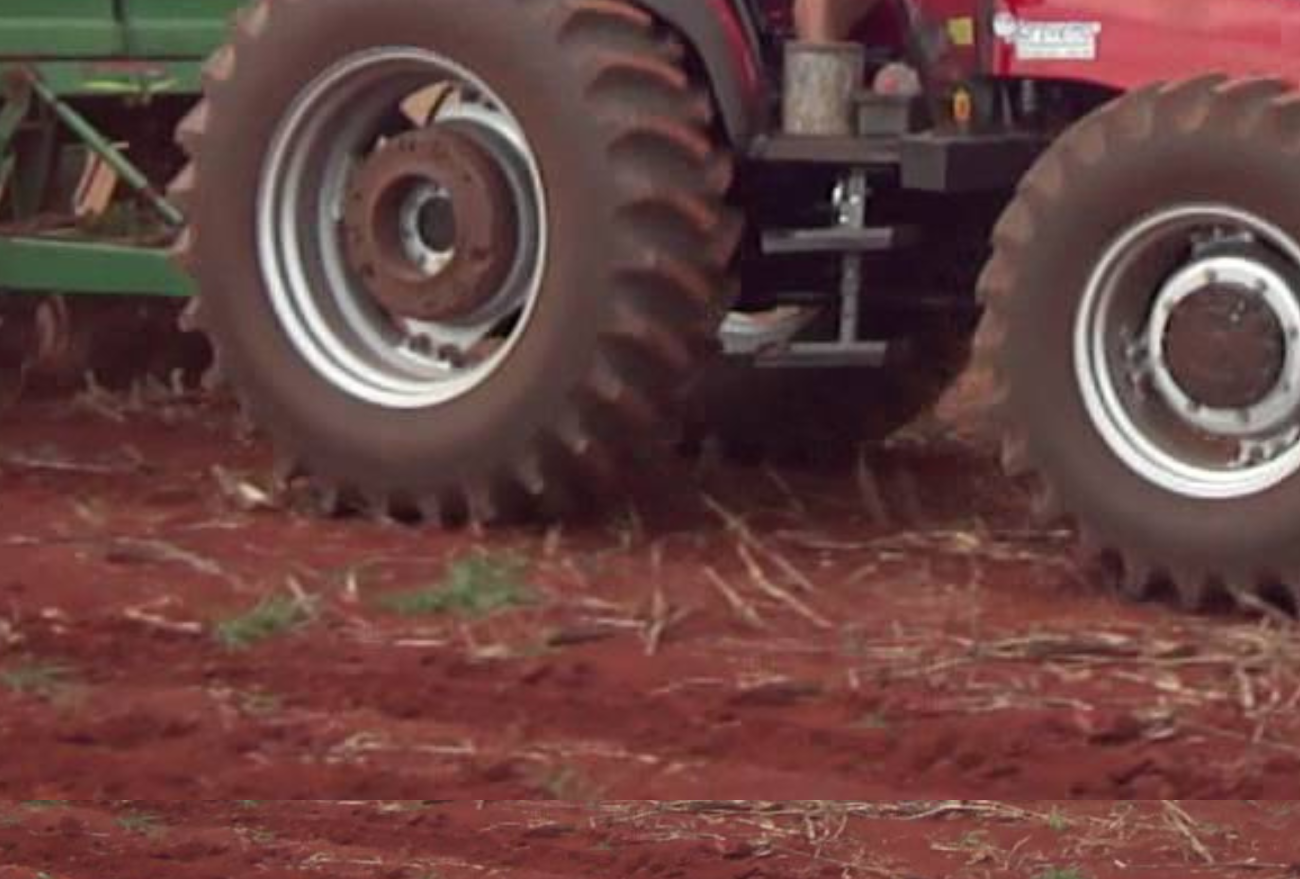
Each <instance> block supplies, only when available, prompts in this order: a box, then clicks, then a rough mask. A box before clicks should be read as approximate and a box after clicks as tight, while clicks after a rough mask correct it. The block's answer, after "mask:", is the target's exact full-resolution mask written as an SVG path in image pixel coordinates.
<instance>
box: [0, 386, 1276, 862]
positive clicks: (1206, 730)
mask: <svg viewBox="0 0 1300 879" xmlns="http://www.w3.org/2000/svg"><path fill="white" fill-rule="evenodd" d="M264 464H265V451H264V449H262V448H261V447H260V446H258V445H257V444H255V443H249V442H247V441H245V440H243V439H240V438H239V437H238V436H237V435H236V434H235V432H234V431H233V429H232V428H231V427H230V424H229V419H228V418H227V415H226V413H224V412H222V411H216V410H211V409H204V408H193V407H190V406H188V405H181V406H178V407H176V408H175V410H174V411H172V410H166V409H164V410H163V412H162V414H161V415H160V414H157V410H155V414H151V415H149V416H130V417H128V418H127V420H126V421H125V422H123V423H117V422H115V421H114V420H113V419H110V418H106V417H104V416H103V415H102V414H95V413H88V412H86V411H84V408H78V407H69V406H67V405H62V406H59V407H50V406H36V405H32V406H28V407H25V408H23V409H20V410H19V411H17V412H10V413H7V414H6V415H5V416H4V419H3V422H0V790H3V791H4V792H6V793H7V794H9V795H10V796H61V797H94V796H110V797H120V796H125V795H128V794H129V795H132V796H155V797H166V798H190V799H194V798H210V797H232V796H261V797H315V796H320V795H324V794H329V795H334V796H340V795H341V796H349V797H362V798H370V797H414V796H420V795H426V794H428V793H431V792H433V793H438V794H440V795H442V796H444V797H450V798H469V797H473V798H480V797H486V798H502V797H509V798H529V799H535V798H547V797H555V798H566V799H592V798H603V797H640V798H668V797H692V796H701V795H708V796H726V797H754V796H762V797H803V798H847V797H877V796H890V795H898V794H899V793H906V794H907V795H909V796H1000V797H1057V798H1091V799H1118V798H1143V797H1162V798H1206V799H1209V798H1254V799H1267V798H1278V797H1283V796H1287V795H1290V794H1294V793H1295V792H1296V791H1297V790H1300V638H1297V634H1296V632H1295V630H1294V629H1290V628H1287V627H1285V626H1284V625H1283V624H1281V623H1272V622H1261V621H1259V620H1252V619H1246V618H1242V617H1219V618H1192V617H1189V616H1186V615H1183V614H1180V613H1178V612H1176V611H1174V610H1172V609H1171V608H1169V607H1165V606H1160V605H1154V606H1131V605H1128V604H1126V603H1124V602H1123V601H1121V600H1120V599H1118V598H1116V597H1114V596H1112V595H1110V594H1108V593H1107V592H1105V591H1104V590H1103V589H1101V588H1099V587H1097V586H1096V585H1095V584H1090V583H1089V582H1088V579H1087V577H1086V576H1085V574H1084V573H1083V572H1081V571H1080V570H1079V569H1078V567H1077V566H1076V565H1075V563H1074V562H1073V561H1072V558H1071V555H1070V553H1069V550H1068V541H1067V540H1065V538H1064V535H1061V534H1058V533H1054V532H1044V531H1040V530H1035V529H1034V528H1033V527H1032V526H1030V525H1029V524H1028V518H1029V517H1028V515H1027V512H1026V503H1025V501H1024V498H1023V496H1022V494H1021V492H1020V491H1019V490H1017V489H1016V488H1014V487H1013V486H1010V485H1009V484H1008V483H1006V482H1005V481H1003V480H1002V479H1001V477H999V476H998V475H997V473H996V472H995V468H994V467H993V465H992V464H991V463H990V462H989V461H988V460H987V459H986V457H985V456H983V455H981V454H980V453H978V452H975V451H972V450H971V449H969V448H967V447H965V446H961V445H957V444H949V443H943V442H930V443H925V444H922V445H920V446H903V447H900V448H897V449H895V450H893V451H890V452H886V453H883V454H882V455H881V457H880V458H879V459H878V460H876V461H875V462H873V468H872V470H871V477H870V478H869V479H867V480H866V483H868V484H871V483H874V484H877V485H878V486H879V492H878V494H879V495H880V497H881V498H883V505H884V507H885V508H886V512H887V513H888V515H887V519H888V521H881V517H880V512H881V511H880V509H879V507H880V506H881V504H880V503H879V502H878V499H877V498H876V497H875V494H876V493H874V492H864V491H863V490H862V485H863V484H864V481H863V480H861V479H858V478H856V477H855V476H854V475H853V474H821V475H816V474H811V475H810V474H798V473H789V472H783V473H780V474H776V473H772V472H770V471H764V470H762V469H751V470H742V469H729V468H724V467H719V466H713V465H710V466H704V467H702V468H694V469H692V468H688V467H685V466H683V467H682V468H681V469H676V470H669V471H661V472H656V473H654V474H652V475H651V476H650V477H649V478H648V479H647V483H648V484H647V485H646V486H643V487H642V488H641V489H640V490H639V491H638V493H637V495H636V502H635V504H630V505H628V506H627V507H626V508H625V509H621V510H617V511H615V512H613V513H612V514H611V515H610V516H609V517H608V518H606V519H604V520H603V521H596V522H589V523H586V524H581V525H572V526H566V527H565V528H564V529H555V530H551V531H540V530H527V529H523V530H514V531H506V532H502V533H493V534H491V535H487V536H484V535H477V534H474V533H472V532H466V533H451V534H446V533H441V532H439V531H436V530H434V529H429V528H424V529H412V528H409V527H405V526H400V525H393V524H383V523H373V522H367V521H358V520H351V521H347V520H340V521H326V522H322V521H318V520H314V519H312V518H310V517H307V516H304V515H300V514H298V513H296V512H293V511H292V510H278V511H274V510H273V511H253V512H245V511H242V510H241V509H239V508H238V505H237V504H236V503H235V502H234V501H233V500H232V497H231V495H230V494H229V493H228V492H222V491H220V490H218V479H217V478H216V476H214V468H218V467H220V468H224V470H225V471H226V472H228V473H233V474H242V473H249V474H257V473H258V472H259V471H260V469H261V468H262V467H263V465H264ZM706 498H707V499H706ZM728 516H736V517H739V520H740V521H743V523H744V524H743V525H742V526H737V527H729V526H728V524H727V517H728ZM733 525H734V522H733ZM739 547H745V549H743V550H742V549H739ZM469 552H488V553H494V554H502V553H512V554H514V555H517V556H519V557H522V558H524V559H526V560H527V561H528V564H529V569H528V572H527V579H528V582H529V584H530V585H531V587H532V589H533V591H534V593H535V594H536V598H537V600H536V601H534V602H533V603H531V604H529V605H528V606H526V607H522V608H517V609H511V610H506V611H504V612H501V613H497V614H493V615H490V616H487V617H485V618H468V617H458V616H455V615H451V616H428V617H407V616H401V615H397V614H394V613H392V612H390V611H387V610H385V609H384V608H383V607H382V606H380V605H379V604H378V602H377V599H378V598H379V597H381V596H383V595H387V594H392V593H394V592H397V591H404V590H409V589H411V588H413V587H420V586H428V585H430V584H434V583H437V582H438V581H439V579H440V578H441V577H442V576H443V573H444V571H445V570H446V569H447V566H448V565H449V564H452V563H453V562H454V561H455V560H456V559H459V558H462V557H463V556H465V554H466V553H469ZM751 565H757V566H758V567H760V568H761V569H762V573H761V575H760V574H758V573H756V572H755V571H754V570H753V569H752V567H751ZM728 592H729V593H730V595H731V598H728V597H727V593H728ZM295 593H297V594H300V595H303V596H307V597H308V599H309V603H310V604H311V606H312V607H313V608H314V614H313V616H312V619H311V620H310V621H309V622H308V623H307V624H306V625H304V626H302V627H300V628H299V629H297V630H295V631H294V632H292V633H289V634H285V635H282V636H280V637H277V638H272V639H270V640H268V641H266V642H264V643H261V644H258V645H255V646H252V647H250V648H248V649H244V650H232V649H229V648H227V647H225V646H223V645H222V644H221V643H219V642H218V640H217V639H216V638H215V637H214V635H213V632H214V628H215V627H216V625H217V624H218V623H219V621H221V620H224V619H229V618H230V617H232V616H234V615H237V614H240V613H242V612H245V611H247V610H248V609H249V608H251V607H253V606H254V605H256V604H257V603H258V601H259V600H261V599H262V598H264V597H265V596H267V595H272V594H279V595H286V596H288V595H292V594H295ZM195 808H199V807H195ZM214 808H215V807H214ZM225 808H226V809H227V813H225V814H227V817H229V815H230V814H233V812H230V810H232V809H234V807H233V806H227V807H225ZM322 808H324V807H322ZM331 808H334V807H331ZM308 812H309V813H310V809H308ZM295 814H296V813H295V812H294V811H293V810H289V809H286V810H284V811H283V812H280V811H277V812H276V815H277V816H278V817H277V820H278V821H290V820H291V819H292V818H293V816H294V815H295ZM312 814H314V813H312ZM322 814H324V813H322ZM330 814H333V813H332V812H331V813H330ZM367 814H369V813H367ZM435 814H442V813H441V812H437V813H426V812H419V813H416V816H424V820H429V821H432V820H434V817H433V815H435ZM390 818H391V816H390ZM78 820H81V819H78ZM85 820H90V819H89V818H86V819H85ZM187 820H188V819H187ZM193 820H194V821H195V822H196V827H197V828H199V829H196V830H195V831H194V832H195V833H199V832H200V830H201V829H202V828H203V827H207V826H208V825H209V824H210V823H211V822H212V821H213V820H215V819H212V818H210V817H199V816H198V813H195V817H194V819H193ZM223 820H224V819H223ZM303 820H307V819H306V818H304V819H303ZM312 820H315V819H312ZM321 820H322V821H324V820H326V819H325V818H321ZM402 820H415V818H414V817H411V816H407V817H404V818H403V819H402ZM438 820H444V819H438ZM445 820H447V821H455V822H472V821H474V820H478V819H476V818H475V817H474V813H472V812H467V811H458V812H456V813H455V814H454V815H449V816H448V817H446V818H445ZM493 820H496V819H493ZM557 820H563V821H564V822H570V823H571V822H572V821H574V820H575V819H574V818H573V817H568V818H563V819H557ZM584 820H585V819H584ZM277 826H278V825H277ZM313 826H314V825H313ZM326 826H327V827H334V828H340V827H346V826H348V824H347V822H346V821H334V823H332V824H331V823H328V822H327V824H326ZM891 826H893V825H891ZM900 826H901V825H900ZM202 832H204V833H206V832H209V830H203V831H202ZM210 832H212V833H216V834H218V835H220V834H221V833H228V832H229V830H228V828H227V829H226V830H210ZM275 832H276V833H279V832H281V831H280V830H278V829H277V830H275ZM295 832H296V831H295ZM311 832H312V833H319V832H322V831H320V830H319V829H313V830H312V831H311ZM331 832H335V831H331ZM521 832H522V831H521ZM584 832H585V831H584ZM168 838H169V839H170V838H171V837H170V836H169V837H168ZM202 838H203V837H202V836H201V834H200V837H199V839H200V840H201V839H202ZM567 838H568V837H567V831H566V834H561V835H560V837H558V839H559V840H560V841H558V842H549V841H548V842H547V846H548V847H552V848H557V849H564V848H565V846H566V845H567V843H566V842H565V840H566V839H567ZM49 839H50V840H54V841H50V842H48V845H49V846H50V848H49V849H48V851H50V852H53V851H54V850H55V849H57V847H58V845H61V844H62V843H59V842H57V840H58V829H57V828H54V829H51V831H50V837H49ZM185 839H186V840H189V839H190V837H189V836H186V837H185ZM187 844H188V843H187ZM194 844H195V845H200V846H201V845H202V842H201V841H200V842H198V843H194ZM105 845H107V846H110V847H111V845H112V844H110V843H105ZM477 845H478V846H479V848H477V849H475V851H476V852H479V854H477V855H475V856H487V855H485V854H482V853H483V852H488V854H491V853H492V851H494V850H495V849H496V848H497V844H496V843H492V844H487V843H481V842H480V843H477ZM700 845H706V847H707V846H712V845H713V843H712V842H709V843H700ZM512 851H516V849H513V848H510V847H509V845H506V846H502V847H501V851H500V852H498V853H497V854H499V855H500V856H501V857H503V858H504V857H506V856H507V854H508V853H509V852H512ZM88 857H89V856H88ZM175 857H176V858H177V859H178V860H181V859H182V858H181V856H180V855H176V856H175ZM206 857H207V856H206V855H204V856H202V857H199V858H198V859H197V860H199V861H202V860H204V859H205V858H206ZM222 857H229V858H235V859H236V860H238V859H242V858H245V857H246V854H245V853H243V850H242V849H238V848H237V847H236V848H233V849H229V850H228V851H227V854H226V855H223V856H222ZM602 857H603V856H602ZM611 857H612V855H611ZM655 857H659V856H658V855H656V856H655ZM665 857H667V856H665ZM4 860H5V859H4V858H0V862H3V861H4ZM595 862H601V859H600V858H596V860H595V861H594V862H593V863H595ZM214 863H220V857H217V858H216V861H214ZM241 863H242V861H241ZM521 863H527V864H531V858H524V860H523V861H522V862H521ZM656 863H657V862H656ZM552 867H554V865H551V867H542V868H539V869H542V870H543V872H544V871H545V870H546V869H551V868H552ZM213 869H216V868H213ZM530 869H531V867H530ZM647 869H648V868H647ZM663 869H664V870H665V871H667V874H671V873H672V870H673V869H676V868H673V867H664V868H663ZM219 872H220V870H217V873H219ZM217 873H213V875H217ZM742 873H743V870H740V868H739V867H737V869H736V871H735V872H734V873H726V872H725V871H724V872H722V873H720V874H719V875H737V876H738V875H741V874H742ZM581 874H582V873H581V871H580V872H579V875H581ZM73 875H77V874H75V873H74V874H73ZM86 875H89V874H86ZM95 875H96V879H106V877H108V876H109V875H118V874H117V873H112V872H108V873H96V874H95ZM170 875H188V874H182V873H175V874H170ZM195 875H199V874H198V873H195ZM222 875H228V874H222ZM521 875H524V874H521ZM691 875H692V876H696V875H700V876H708V875H712V874H709V873H707V872H706V873H696V872H694V871H693V868H692V872H691ZM747 875H749V874H747ZM752 875H759V874H752ZM1144 875H1149V874H1144Z"/></svg>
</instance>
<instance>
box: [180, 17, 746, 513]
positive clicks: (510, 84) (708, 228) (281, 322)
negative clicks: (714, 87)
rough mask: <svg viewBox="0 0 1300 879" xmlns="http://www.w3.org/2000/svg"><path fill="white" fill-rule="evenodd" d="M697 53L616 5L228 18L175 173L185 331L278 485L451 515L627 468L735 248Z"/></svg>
mask: <svg viewBox="0 0 1300 879" xmlns="http://www.w3.org/2000/svg"><path fill="white" fill-rule="evenodd" d="M686 54H687V53H686V51H685V49H684V47H683V45H682V44H681V43H680V41H679V40H678V39H677V38H676V37H675V36H674V35H673V34H672V33H671V32H669V30H668V29H667V28H666V27H665V26H664V25H663V24H662V23H661V22H659V21H658V20H656V19H655V18H653V17H652V16H651V15H650V14H648V13H646V12H645V11H643V10H641V9H639V8H638V7H636V6H635V5H633V4H632V3H629V2H624V0H527V2H525V0H474V2H465V0H257V2H255V3H253V4H252V5H251V6H250V7H248V8H247V9H246V10H245V11H244V12H243V13H242V14H241V16H240V17H239V18H238V20H237V22H236V24H235V26H234V28H233V36H232V38H231V40H230V42H229V44H228V45H227V46H226V47H225V48H223V49H222V50H220V51H219V52H218V53H217V54H216V55H215V56H214V57H213V58H212V59H211V61H210V62H209V64H208V65H207V69H206V75H205V97H204V101H203V103H202V104H201V105H200V106H199V107H198V108H197V109H196V110H195V112H194V113H193V114H192V115H191V116H190V117H189V118H188V119H187V120H186V121H185V123H184V124H183V125H182V126H181V129H180V133H179V139H180V141H181V143H182V145H183V146H184V147H185V149H186V150H187V152H188V154H189V156H190V159H191V165H190V167H189V168H188V169H187V170H186V172H185V173H184V174H183V175H182V176H181V177H180V178H179V179H178V181H177V182H176V184H175V186H174V187H173V191H174V193H175V195H176V197H177V198H178V200H179V201H180V202H181V203H182V204H183V206H184V207H185V209H186V211H187V214H188V217H189V219H190V226H189V230H188V232H187V234H186V236H185V240H184V242H183V244H182V246H181V247H180V254H179V257H180V259H181V261H182V264H183V265H185V266H186V267H187V268H188V269H189V270H190V271H191V273H192V274H193V275H194V276H195V277H196V278H197V281H198V286H199V288H200V290H201V294H200V296H199V298H198V300H197V304H196V306H195V308H194V310H193V312H192V314H191V315H190V324H191V325H192V326H194V327H196V328H197V329H200V330H202V331H203V332H204V333H206V334H207V335H208V337H209V338H210V340H211V341H212V343H213V347H214V349H215V351H216V356H217V359H218V364H219V369H220V371H221V374H222V376H223V377H224V378H225V380H226V381H227V382H228V384H229V385H230V386H231V387H232V389H233V391H234V393H235V394H236V395H237V396H238V398H239V399H240V401H241V403H242V404H243V406H244V408H245V409H246V411H247V412H248V414H249V416H250V417H251V418H252V420H253V422H254V423H255V424H257V425H259V426H260V427H262V428H264V429H265V430H266V431H267V432H268V433H269V434H270V436H271V438H272V440H273V442H274V444H275V446H276V448H277V451H278V453H279V456H280V458H281V463H280V465H279V470H280V473H281V475H282V476H286V477H288V476H296V475H306V476H309V477H311V478H312V479H313V480H314V483H315V484H317V485H319V486H320V487H321V492H320V494H321V496H322V497H323V498H325V500H326V502H327V504H328V505H330V506H335V505H342V506H346V507H354V508H362V509H366V510H369V511H372V512H374V513H377V514H393V515H398V516H402V517H406V516H423V517H425V518H427V519H433V520H438V521H444V522H452V523H455V522H461V521H464V520H466V519H472V520H474V521H483V522H493V521H499V520H502V519H505V518H509V519H514V518H517V517H519V516H520V515H528V514H531V513H535V512H541V513H549V512H562V511H565V510H568V509H570V508H571V507H572V505H573V503H574V502H575V501H576V502H579V503H581V502H582V501H584V500H586V499H590V498H591V497H592V496H597V495H599V494H601V493H603V492H604V491H605V490H606V489H607V488H609V487H610V486H611V485H612V484H615V483H616V480H617V477H618V475H619V474H618V470H619V466H618V462H619V461H620V460H621V459H622V458H623V456H624V453H626V452H628V451H631V450H632V448H631V447H633V446H634V445H635V444H638V443H641V442H644V441H645V438H646V437H649V436H652V435H653V433H654V430H653V428H654V427H655V426H656V425H658V424H660V423H663V422H667V421H669V420H670V419H671V410H672V406H673V405H674V403H675V402H676V400H677V398H678V397H679V395H680V391H681V388H682V386H683V385H684V384H685V381H686V379H687V377H689V376H690V375H692V373H693V371H694V370H695V369H696V367H697V364H699V363H700V362H701V360H702V359H703V358H705V357H706V356H707V354H708V353H709V352H710V350H711V343H712V341H713V339H714V338H715V335H716V331H717V327H718V325H719V323H720V321H721V319H722V316H723V315H724V314H725V311H726V308H727V302H726V297H727V291H728V290H729V289H731V283H730V279H729V277H728V276H729V273H730V264H731V261H732V254H733V251H734V249H735V247H736V244H737V242H738V240H739V238H740V228H739V227H740V220H739V217H738V215H737V214H735V213H734V212H733V211H732V210H731V209H729V207H728V206H727V204H726V197H727V193H728V190H729V188H730V185H731V180H732V162H731V157H730V155H729V154H728V152H727V150H726V149H725V147H724V146H723V145H722V144H721V143H720V140H719V137H718V136H717V134H716V130H715V125H714V118H713V114H714V110H713V106H712V102H711V100H710V97H709V95H708V93H707V91H706V90H705V89H704V88H703V87H702V86H701V84H700V83H699V82H697V81H696V80H695V79H694V78H693V74H692V73H690V72H688V70H689V69H690V67H689V62H688V59H687V57H686ZM403 89H405V91H403ZM421 175H424V176H421ZM412 181H414V182H412ZM393 205H396V207H395V208H394V207H392V206H393ZM386 206H387V207H386ZM389 208H392V210H391V217H389V216H388V215H386V214H385V215H384V216H381V214H384V212H385V211H387V210H389ZM453 212H454V213H453ZM448 216H454V217H455V220H454V222H452V221H450V220H448ZM375 218H378V219H375ZM372 220H373V223H374V225H373V226H368V225H367V224H368V223H370V222H371V221H372ZM503 230H504V231H503ZM403 260H407V262H406V263H404V262H402V261H403ZM408 263H409V264H408ZM448 265H450V268H448ZM377 277H378V278H379V280H376V278H377ZM503 315H504V316H503ZM386 345H387V346H388V348H385V346H386Z"/></svg>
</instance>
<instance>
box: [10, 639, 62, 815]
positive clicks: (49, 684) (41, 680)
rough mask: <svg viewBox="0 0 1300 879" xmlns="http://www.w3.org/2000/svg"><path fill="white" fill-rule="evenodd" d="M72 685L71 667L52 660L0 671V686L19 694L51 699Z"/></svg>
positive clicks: (24, 664)
mask: <svg viewBox="0 0 1300 879" xmlns="http://www.w3.org/2000/svg"><path fill="white" fill-rule="evenodd" d="M73 685H74V681H73V674H72V669H70V668H68V667H67V666H66V665H59V664H58V663H54V662H27V663H23V664H22V665H16V666H13V667H11V668H7V669H5V670H4V671H0V686H4V687H5V689H7V690H11V691H12V692H14V693H17V694H19V695H20V696H38V697H40V698H42V699H53V698H55V697H57V696H61V695H63V694H65V693H66V692H67V691H68V690H69V689H71V688H72V687H73ZM33 802H34V801H33ZM51 802H55V801H51Z"/></svg>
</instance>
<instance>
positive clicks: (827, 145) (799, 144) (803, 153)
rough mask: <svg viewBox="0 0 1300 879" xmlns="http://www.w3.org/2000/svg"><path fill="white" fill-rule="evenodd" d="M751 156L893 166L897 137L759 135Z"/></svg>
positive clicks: (763, 159)
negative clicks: (760, 136) (761, 136)
mask: <svg viewBox="0 0 1300 879" xmlns="http://www.w3.org/2000/svg"><path fill="white" fill-rule="evenodd" d="M750 156H751V158H753V159H754V160H755V161H759V162H777V163H789V164H805V165H845V166H853V167H880V168H894V167H897V166H898V163H899V158H900V156H901V149H900V143H899V139H898V138H897V137H887V136H886V137H811V136H808V135H790V134H779V135H773V136H771V137H764V138H760V139H759V140H758V141H757V142H756V143H755V144H754V147H753V151H752V152H751V154H750Z"/></svg>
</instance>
